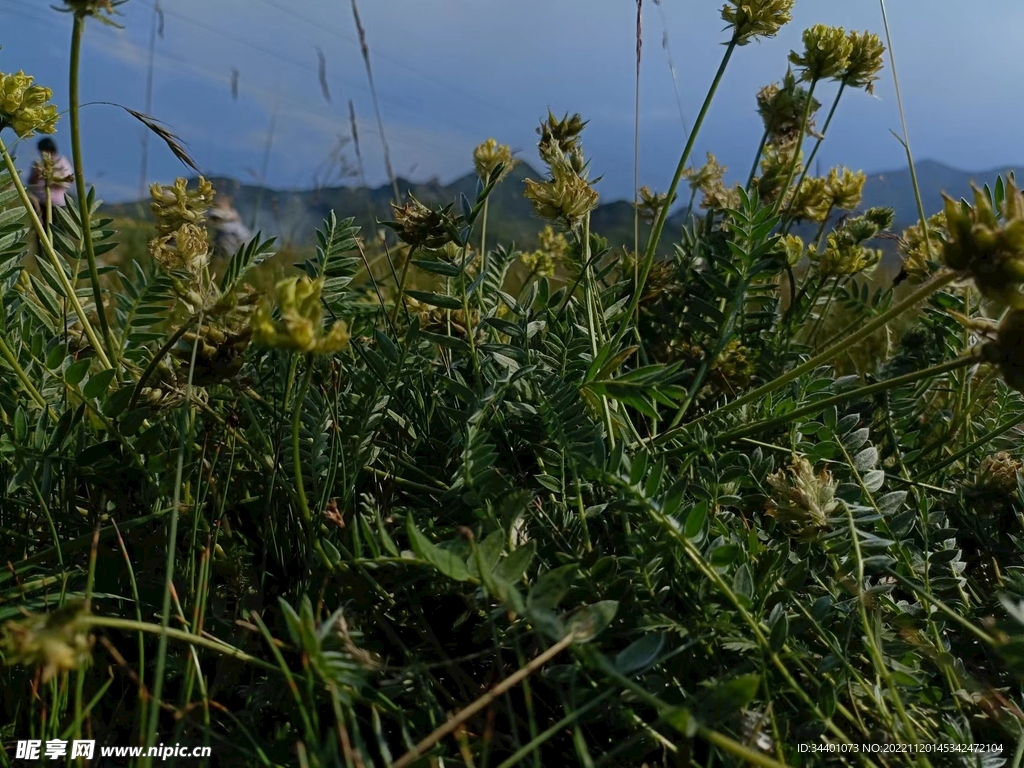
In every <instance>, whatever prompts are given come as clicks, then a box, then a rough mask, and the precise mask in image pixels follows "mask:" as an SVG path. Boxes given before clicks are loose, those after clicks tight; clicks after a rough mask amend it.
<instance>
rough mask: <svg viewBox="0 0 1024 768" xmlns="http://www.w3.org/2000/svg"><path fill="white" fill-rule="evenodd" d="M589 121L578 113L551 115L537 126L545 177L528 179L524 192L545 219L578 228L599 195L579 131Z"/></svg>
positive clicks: (594, 206) (595, 205)
mask: <svg viewBox="0 0 1024 768" xmlns="http://www.w3.org/2000/svg"><path fill="white" fill-rule="evenodd" d="M585 126H586V122H585V121H584V120H583V119H582V118H581V117H580V116H579V115H572V116H571V117H570V116H568V115H566V116H565V117H563V118H562V119H560V120H559V119H558V118H556V117H555V116H554V115H553V114H551V113H550V112H549V113H548V119H547V120H545V121H544V122H543V123H541V125H540V127H539V128H538V129H537V133H538V134H540V141H539V142H538V143H537V148H538V150H539V152H540V156H541V158H542V159H543V160H544V162H545V163H546V164H547V166H548V170H549V172H550V175H549V178H548V179H547V180H545V181H534V180H533V179H526V180H525V182H524V183H525V184H526V189H525V190H524V192H523V194H524V196H525V197H526V199H527V200H529V201H530V202H531V203H532V204H533V209H534V211H536V213H537V215H538V216H540V217H541V218H542V219H546V220H548V221H558V222H560V223H562V224H564V225H565V226H566V227H568V228H569V229H575V228H576V227H577V226H579V224H580V223H581V222H582V221H583V218H584V217H585V216H586V215H587V214H589V213H590V212H591V211H592V210H594V208H596V207H597V200H598V195H597V192H595V191H594V188H593V187H592V186H591V184H590V182H589V181H588V180H587V163H586V161H585V159H584V157H583V148H582V146H580V144H579V135H580V133H581V132H582V131H583V128H584V127H585Z"/></svg>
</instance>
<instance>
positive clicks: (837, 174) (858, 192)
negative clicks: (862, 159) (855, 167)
mask: <svg viewBox="0 0 1024 768" xmlns="http://www.w3.org/2000/svg"><path fill="white" fill-rule="evenodd" d="M865 182H867V176H865V175H864V173H863V171H856V172H854V171H851V170H850V169H849V168H842V169H839V168H833V169H832V170H830V171H829V173H828V178H827V179H826V180H825V187H826V189H827V190H828V194H829V195H831V197H832V206H833V207H834V208H838V209H840V210H843V211H852V210H853V209H854V208H856V207H857V206H858V205H860V201H861V197H862V195H863V192H864V184H865Z"/></svg>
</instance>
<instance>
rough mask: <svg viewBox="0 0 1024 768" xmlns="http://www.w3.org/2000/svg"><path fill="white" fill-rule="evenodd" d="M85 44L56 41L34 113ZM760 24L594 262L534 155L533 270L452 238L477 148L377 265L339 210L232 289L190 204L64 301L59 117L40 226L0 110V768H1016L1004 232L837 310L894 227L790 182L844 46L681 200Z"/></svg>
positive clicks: (476, 220) (997, 189) (931, 234)
mask: <svg viewBox="0 0 1024 768" xmlns="http://www.w3.org/2000/svg"><path fill="white" fill-rule="evenodd" d="M114 5H116V3H112V2H111V1H110V0H65V3H64V6H65V9H66V10H68V11H70V13H71V19H72V21H73V24H74V31H75V32H74V40H75V49H74V50H75V55H74V56H73V58H72V72H71V77H72V81H74V80H75V78H76V77H77V67H78V61H77V51H78V50H79V45H78V44H79V43H80V41H81V36H82V35H83V34H85V33H86V32H87V28H88V26H89V24H92V23H94V22H95V21H97V20H107V21H110V20H111V14H112V12H113V11H114ZM638 6H639V4H638ZM792 6H793V0H746V1H745V2H740V1H739V0H731V1H730V2H728V3H726V5H725V6H724V8H723V10H722V18H723V20H724V21H725V23H726V25H727V29H726V32H725V33H724V34H725V43H726V45H725V47H724V56H723V58H722V63H721V66H720V68H719V70H718V74H717V76H716V77H715V79H714V82H713V84H712V86H711V87H710V89H709V91H708V93H707V97H706V100H705V102H704V104H703V107H702V109H701V111H700V117H699V119H698V122H697V125H696V126H695V127H694V129H693V131H691V133H690V135H689V139H688V140H687V142H686V146H685V148H684V149H683V151H682V153H681V156H680V158H679V162H678V167H677V169H676V172H675V174H674V177H673V178H672V180H671V183H670V184H669V186H668V187H667V189H666V190H665V191H664V192H655V191H652V190H650V189H648V188H643V189H640V190H639V191H638V201H637V206H636V216H637V221H636V237H635V239H636V242H635V247H634V248H633V249H631V250H630V252H628V253H625V254H623V253H622V252H621V251H619V250H613V249H611V248H609V247H608V245H607V241H606V240H605V239H603V238H602V236H601V233H600V232H599V231H597V230H596V229H595V227H593V226H592V223H593V222H592V220H591V213H592V212H593V210H594V208H595V206H596V205H597V202H598V194H597V192H596V191H595V188H594V184H593V183H592V182H591V180H590V179H589V175H588V158H587V155H586V152H585V149H584V147H585V143H584V137H585V122H584V120H583V119H582V118H581V117H580V116H579V115H575V114H566V115H565V116H564V117H562V118H559V117H557V116H555V115H548V116H547V117H545V118H544V119H543V121H542V123H541V125H540V128H539V129H538V144H537V150H538V157H539V159H540V162H541V163H543V166H544V168H545V170H546V175H545V176H544V177H543V178H537V179H530V180H529V181H527V182H526V183H525V184H524V185H523V188H522V189H521V192H522V193H523V194H525V196H526V198H527V199H528V200H529V201H530V203H531V205H532V206H533V208H534V211H535V213H536V214H537V216H538V217H539V218H541V219H542V220H544V221H545V222H546V223H547V225H548V227H549V228H548V229H546V230H545V231H544V234H543V236H542V238H541V239H540V245H539V248H537V249H535V250H531V251H529V252H526V253H523V252H520V251H518V250H516V249H515V247H514V246H513V245H512V244H511V243H503V244H498V245H494V246H491V245H490V241H489V240H488V239H487V235H486V229H487V219H488V200H489V199H490V198H491V196H492V195H493V194H494V193H495V190H496V189H500V188H501V187H502V185H503V184H508V183H509V180H508V174H509V173H510V171H511V168H512V165H513V162H514V161H513V158H512V156H511V153H510V152H509V150H508V148H507V147H505V146H503V145H500V144H498V143H497V142H495V141H487V142H484V143H482V144H481V145H480V147H479V148H478V149H477V151H476V153H475V155H474V163H475V167H476V170H477V173H478V176H479V184H478V186H477V190H476V194H475V195H474V196H463V197H462V198H461V199H459V200H454V201H452V203H451V205H446V206H443V207H430V206H426V205H424V204H422V203H420V202H419V201H417V200H416V199H415V198H411V197H410V198H407V199H406V200H404V201H397V200H396V201H395V204H394V207H393V217H392V218H393V221H390V222H387V223H386V227H387V228H388V229H389V230H390V231H392V232H393V233H395V235H396V236H397V238H398V239H399V240H400V241H401V243H402V246H401V247H400V248H388V249H386V250H380V249H379V248H378V246H377V245H375V244H374V242H372V241H371V240H372V239H364V238H363V237H362V234H361V233H360V232H359V231H357V229H356V228H355V227H354V225H353V223H352V219H350V218H346V217H347V216H349V215H351V214H352V213H353V212H349V211H337V212H334V213H331V214H330V215H329V216H328V217H327V218H326V220H325V221H324V222H323V225H322V227H321V228H320V229H319V232H318V233H317V247H316V249H315V252H313V253H311V254H310V255H309V256H308V258H302V259H299V263H296V264H295V265H294V266H293V267H289V269H288V271H287V272H285V271H284V270H282V274H280V275H278V276H277V278H279V279H277V280H276V283H275V284H274V285H273V286H271V289H270V290H258V289H257V288H255V287H253V282H254V281H253V279H252V275H253V274H254V270H255V269H256V268H257V267H258V265H260V264H262V263H266V262H267V261H268V260H269V259H271V258H272V257H273V255H274V252H275V248H274V243H273V242H272V241H265V240H263V239H262V238H257V239H255V240H254V241H252V242H251V243H249V244H247V245H246V246H244V247H243V248H241V249H240V250H239V251H238V252H237V253H234V254H229V255H228V257H227V258H222V259H219V260H211V255H210V246H209V233H208V231H207V227H206V222H205V216H204V214H205V211H206V210H208V208H209V207H210V205H211V203H212V201H213V197H214V195H215V194H216V192H215V190H214V189H213V187H212V185H211V184H209V183H208V182H207V181H205V180H204V179H200V181H199V182H198V183H197V184H194V185H192V186H189V185H188V184H187V183H186V181H185V180H184V179H181V180H179V181H178V182H177V183H175V184H173V185H170V186H161V185H154V186H153V188H152V211H153V220H154V222H155V227H156V232H155V233H154V237H153V238H152V240H151V241H150V243H149V246H148V248H149V255H150V258H149V259H145V260H141V259H140V260H132V261H123V262H112V263H108V264H106V265H103V264H102V263H101V259H102V257H103V256H104V254H107V253H110V252H111V251H112V249H113V248H114V247H115V243H117V242H118V235H117V232H115V231H114V228H112V227H111V221H110V220H109V219H107V218H105V217H103V216H101V215H99V214H98V213H97V211H98V210H99V201H98V200H97V199H96V198H95V195H94V194H93V192H92V191H91V190H88V189H87V188H86V186H85V181H84V179H83V178H82V177H81V167H82V163H81V158H82V152H83V147H82V146H81V141H80V139H79V129H78V117H77V115H78V108H79V106H78V104H77V103H76V101H75V96H74V94H76V93H77V89H76V88H72V94H73V97H72V103H71V104H70V113H69V115H68V121H69V123H70V130H71V134H72V145H73V148H74V160H75V166H76V176H77V178H76V184H77V195H76V197H75V199H74V200H73V202H72V203H71V204H69V205H68V206H67V207H66V208H59V209H56V211H55V216H54V222H53V226H52V227H47V226H46V225H45V224H44V222H43V220H41V219H40V217H39V216H38V215H37V214H36V213H35V211H34V209H33V208H32V206H31V205H30V202H29V199H28V196H27V192H26V190H25V188H24V186H23V184H22V182H21V181H20V179H19V177H18V174H17V169H16V168H15V165H14V160H13V157H12V151H13V149H14V148H15V147H16V146H17V142H18V141H20V140H24V139H28V138H29V137H31V136H33V135H34V134H35V133H48V132H52V131H53V130H54V129H55V124H56V121H57V119H58V113H57V111H56V108H55V107H53V106H52V105H51V104H50V103H49V102H50V99H51V96H52V94H51V93H50V91H49V90H48V89H46V88H44V87H41V86H38V85H35V84H33V82H32V80H31V78H29V77H28V76H25V75H24V74H22V73H20V72H19V73H17V74H9V73H5V74H2V75H0V96H2V98H0V155H2V158H3V162H4V169H3V170H2V171H0V190H2V191H0V285H2V302H0V310H2V311H0V359H2V364H0V365H2V370H3V376H2V378H0V532H2V534H3V544H2V547H3V557H2V562H3V564H4V568H3V569H2V570H0V622H2V627H3V630H2V640H0V654H2V656H0V659H2V661H3V666H2V668H0V690H2V700H0V708H2V709H0V765H4V766H8V765H16V764H21V761H19V760H18V759H17V755H16V753H15V748H16V747H15V745H16V742H17V741H19V740H25V739H40V740H43V741H47V740H57V739H61V740H68V739H95V740H96V741H97V743H98V744H100V745H129V744H132V745H142V746H150V745H154V744H160V743H164V744H188V745H208V746H210V747H211V748H212V751H213V757H212V758H210V759H206V760H195V759H193V758H188V759H185V758H181V759H178V760H177V762H178V763H179V764H193V762H197V763H198V764H215V765H239V766H243V765H244V766H254V765H263V766H293V765H298V766H304V767H305V766H345V767H346V768H371V766H378V767H379V768H386V767H387V766H391V767H392V768H404V767H406V766H438V767H439V768H440V767H441V766H466V767H467V768H473V767H475V766H479V768H495V767H500V768H511V766H518V765H522V766H537V767H539V766H562V765H577V764H578V765H581V766H586V767H587V768H597V767H598V766H655V765H658V766H712V765H713V766H741V765H756V766H778V765H847V764H849V765H867V766H902V765H919V766H949V765H963V766H968V765H969V766H986V768H995V766H1000V765H1008V766H1015V767H1016V766H1019V765H1020V764H1021V758H1022V755H1024V737H1022V734H1024V729H1022V724H1024V712H1022V711H1021V708H1020V706H1021V688H1020V679H1021V677H1020V676H1021V675H1022V674H1024V537H1022V535H1021V526H1022V522H1024V518H1022V510H1024V506H1022V499H1024V484H1022V475H1021V468H1022V464H1021V459H1020V458H1019V438H1020V425H1021V424H1024V402H1022V400H1021V397H1020V390H1021V389H1022V388H1024V358H1022V356H1021V355H1022V352H1021V350H1022V349H1024V345H1022V344H1021V340H1022V337H1024V319H1022V318H1024V315H1022V312H1024V296H1022V293H1021V290H1020V286H1021V284H1022V283H1024V234H1022V233H1024V198H1022V197H1021V193H1020V192H1019V191H1018V189H1017V188H1016V187H1015V185H1014V183H1013V180H1012V178H1007V179H1002V178H1000V179H996V180H995V182H994V185H993V186H992V187H991V188H989V187H986V188H984V189H981V190H978V191H977V192H976V194H975V196H974V199H973V201H971V202H968V201H954V200H947V203H946V205H945V209H944V211H942V212H940V213H938V214H936V215H933V216H931V217H930V218H926V217H927V215H928V214H934V213H935V212H930V211H924V210H921V211H920V213H921V221H920V222H919V224H918V225H917V226H916V227H914V228H912V229H911V230H908V231H906V232H904V233H902V234H901V235H899V236H898V237H899V247H900V250H901V253H902V255H903V257H904V271H903V273H902V274H901V275H900V278H899V280H898V281H897V283H898V284H896V285H893V284H892V282H891V281H886V282H884V283H881V284H878V283H871V282H870V281H869V280H867V279H865V278H866V277H867V276H868V275H870V272H871V270H872V268H873V267H874V266H875V265H876V264H877V261H878V258H879V251H878V243H879V242H880V239H882V238H886V237H897V235H895V234H893V233H892V232H891V231H890V230H891V228H892V226H893V217H892V211H891V210H888V209H882V208H869V209H867V210H862V209H861V192H862V187H863V183H864V176H863V174H861V173H858V172H854V171H851V170H849V169H845V168H835V169H832V170H829V171H828V172H827V174H826V175H824V176H822V177H818V176H815V175H813V174H810V173H809V172H808V168H810V167H812V160H813V157H814V155H815V153H816V152H817V149H818V147H819V146H820V144H821V142H822V141H823V140H824V138H825V136H826V134H827V132H828V128H829V125H830V123H831V122H832V120H833V118H834V117H835V116H837V115H839V114H841V113H840V112H839V111H838V110H837V107H838V105H839V104H840V103H841V98H842V95H843V94H844V93H846V92H849V91H852V90H856V89H867V90H869V91H870V90H871V88H872V87H873V84H874V83H875V82H876V80H877V78H878V77H879V75H880V71H881V70H882V66H883V62H884V60H885V47H884V46H883V44H882V40H881V39H880V38H879V37H878V36H876V35H875V34H872V33H868V32H848V31H845V30H842V29H838V28H832V27H828V26H814V27H812V28H810V29H808V30H807V31H806V32H805V33H804V36H803V48H802V50H800V51H794V52H793V53H792V54H791V55H790V64H791V68H790V72H789V73H788V74H787V72H785V71H780V73H779V78H780V79H779V82H778V83H776V84H773V85H768V86H766V87H765V88H764V89H763V90H762V91H761V92H760V93H759V94H758V95H757V102H756V106H757V111H758V113H759V115H760V118H761V119H762V121H763V124H764V139H763V141H762V142H761V145H760V147H759V148H757V150H756V160H755V161H754V164H753V168H752V171H751V173H750V177H749V180H748V181H747V182H746V183H745V184H743V185H742V186H736V187H732V188H730V187H728V186H727V185H726V184H725V183H724V182H723V178H722V175H721V173H720V169H719V168H718V165H717V163H716V161H715V159H714V158H713V157H710V158H708V162H707V164H705V165H704V166H703V167H699V168H696V167H694V166H693V164H692V160H693V158H692V157H691V155H692V154H693V148H694V144H695V141H696V137H697V136H698V134H699V130H700V124H701V122H703V120H704V117H705V115H706V114H707V113H708V110H709V108H710V107H711V104H712V102H713V100H714V97H715V93H716V91H717V89H718V85H719V83H720V82H721V78H722V74H723V73H724V72H725V70H726V68H727V67H728V66H729V65H730V63H731V62H732V61H734V60H736V59H741V58H742V56H743V53H744V50H743V49H744V47H745V46H746V45H748V44H750V43H753V42H755V41H760V40H762V39H765V38H771V37H773V36H775V34H776V33H777V32H778V30H779V29H780V28H781V27H782V26H783V25H784V24H787V23H789V21H790V11H791V9H792ZM638 10H639V8H638ZM884 10H885V8H884V3H883V4H882V12H883V15H882V19H883V21H884ZM887 42H888V41H887ZM825 93H830V94H831V104H830V106H829V109H828V111H827V113H826V117H825V119H824V120H823V121H821V122H820V124H819V115H820V110H821V108H822V103H821V102H819V99H822V100H823V101H824V100H825V97H824V94H825ZM143 118H145V116H140V119H143ZM61 119H63V117H61ZM146 119H147V120H148V118H146ZM150 125H151V126H153V127H159V126H156V124H154V123H150ZM161 130H163V129H161ZM12 135H13V136H14V137H16V138H15V139H14V141H13V143H11V144H8V143H7V142H8V141H11V138H10V137H11V136H12ZM161 135H162V136H163V138H164V139H165V140H166V141H168V142H170V144H171V147H172V149H173V148H177V149H178V150H179V151H180V146H178V145H176V143H175V142H176V140H175V139H174V137H173V136H172V135H170V134H169V133H167V132H166V130H163V132H162V134H161ZM903 138H904V140H906V136H905V135H904V137H903ZM185 159H186V160H187V159H188V158H187V156H185ZM908 160H910V162H911V168H913V164H912V158H911V156H910V152H909V148H908ZM687 198H689V203H688V205H687V207H686V208H684V210H685V211H686V212H687V213H688V215H687V217H686V225H685V227H684V229H683V231H682V232H681V234H679V235H678V236H677V235H676V233H675V232H673V231H672V230H671V229H669V228H667V227H666V221H667V220H668V217H669V212H670V207H672V206H673V204H674V203H675V202H676V201H677V200H678V201H679V202H681V203H683V204H686V203H687ZM918 199H920V196H918ZM836 214H841V218H838V219H837V217H836ZM644 222H646V228H645V229H641V226H640V225H641V223H644ZM797 226H803V227H804V229H802V230H800V231H807V228H808V226H809V228H810V231H811V232H812V233H813V237H807V238H805V239H801V238H799V237H797V236H796V235H794V234H793V231H794V227H797ZM642 231H643V232H649V233H650V234H649V237H647V238H646V239H645V240H641V237H640V233H641V232H642ZM30 240H34V241H37V242H38V247H36V246H32V245H31V244H30ZM481 243H484V244H486V245H485V247H483V248H481V247H480V244H481ZM33 250H34V251H36V256H35V258H34V259H29V253H30V251H33ZM255 282H257V283H259V281H255ZM870 744H874V745H878V749H877V750H871V749H870V748H869V746H868V745H870ZM886 745H889V746H888V747H887V746H886ZM892 745H896V746H895V747H893V746H892ZM72 762H74V761H72ZM78 762H79V763H80V764H84V763H85V761H84V760H82V759H80V758H79V759H78ZM152 762H153V758H152V757H149V756H143V757H141V758H138V759H137V760H136V762H135V763H133V764H135V765H139V766H148V765H150V764H152ZM167 762H171V763H173V762H175V760H173V759H172V760H169V761H167ZM94 764H96V763H94Z"/></svg>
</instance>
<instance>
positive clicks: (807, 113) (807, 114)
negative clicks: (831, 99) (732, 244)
mask: <svg viewBox="0 0 1024 768" xmlns="http://www.w3.org/2000/svg"><path fill="white" fill-rule="evenodd" d="M817 85H818V81H817V80H812V81H811V87H810V88H809V89H808V90H807V103H806V104H805V105H804V116H803V120H802V122H801V123H800V136H799V138H797V141H796V148H795V149H794V150H793V162H792V163H790V164H789V175H788V176H786V183H785V184H783V185H782V192H781V193H780V194H779V199H778V200H776V201H775V206H774V207H773V208H772V213H773V214H777V213H778V212H779V209H780V208H782V205H783V203H784V202H785V201H786V197H787V196H788V195H789V188H790V185H791V184H792V183H793V177H794V176H796V167H797V165H798V164H799V163H800V148H801V147H803V145H804V135H805V134H806V133H807V124H808V123H809V122H810V121H811V107H812V105H813V104H814V88H815V86H817ZM798 189H799V187H798ZM794 196H795V193H794ZM790 204H792V200H790Z"/></svg>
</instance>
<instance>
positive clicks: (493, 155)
mask: <svg viewBox="0 0 1024 768" xmlns="http://www.w3.org/2000/svg"><path fill="white" fill-rule="evenodd" d="M518 163H519V161H518V160H516V159H515V158H513V157H512V148H511V147H509V146H508V145H507V144H499V143H498V142H497V141H496V140H494V139H487V141H485V142H483V143H482V144H480V145H478V146H477V148H476V149H474V150H473V168H474V169H475V170H476V175H477V176H478V177H479V178H480V179H481V180H482V181H484V182H486V181H488V180H489V179H490V178H491V174H492V173H494V170H495V169H496V168H497V167H498V166H499V165H500V166H501V167H502V168H501V176H499V177H498V181H501V180H502V179H504V178H505V177H506V176H508V175H509V173H511V171H512V169H513V168H515V167H516V165H517V164H518Z"/></svg>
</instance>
